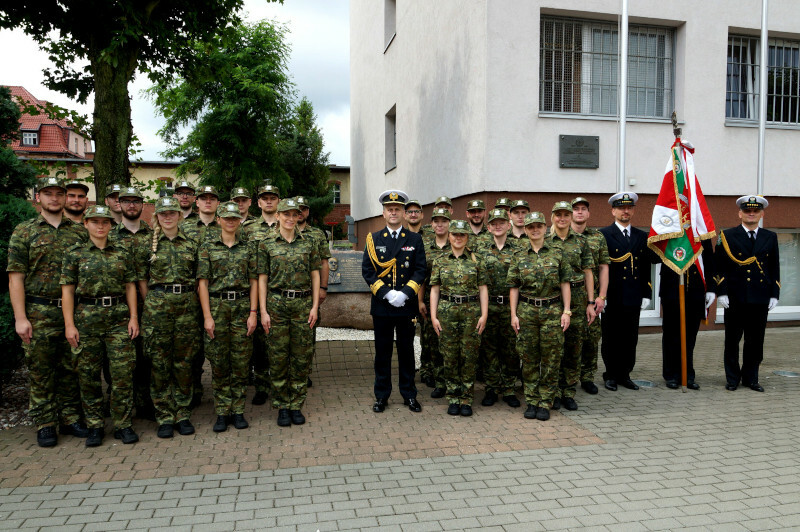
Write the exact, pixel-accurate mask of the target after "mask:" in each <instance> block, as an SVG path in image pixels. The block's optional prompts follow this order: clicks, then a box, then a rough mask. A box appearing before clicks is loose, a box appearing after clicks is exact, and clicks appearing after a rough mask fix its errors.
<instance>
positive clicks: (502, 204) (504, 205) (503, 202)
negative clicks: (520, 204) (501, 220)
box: [486, 198, 511, 223]
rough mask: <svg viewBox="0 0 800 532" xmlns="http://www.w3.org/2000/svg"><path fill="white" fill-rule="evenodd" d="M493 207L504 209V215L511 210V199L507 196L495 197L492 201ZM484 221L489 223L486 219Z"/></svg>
mask: <svg viewBox="0 0 800 532" xmlns="http://www.w3.org/2000/svg"><path fill="white" fill-rule="evenodd" d="M494 208H495V209H502V210H504V211H506V215H508V213H509V212H510V211H511V200H510V199H508V198H497V201H495V202H494ZM486 223H489V222H488V221H487V222H486Z"/></svg>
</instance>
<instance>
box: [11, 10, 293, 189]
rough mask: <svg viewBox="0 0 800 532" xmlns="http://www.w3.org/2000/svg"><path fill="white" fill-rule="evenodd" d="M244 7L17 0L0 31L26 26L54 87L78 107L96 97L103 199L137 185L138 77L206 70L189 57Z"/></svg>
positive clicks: (98, 180) (96, 137) (97, 151)
mask: <svg viewBox="0 0 800 532" xmlns="http://www.w3.org/2000/svg"><path fill="white" fill-rule="evenodd" d="M265 1H267V2H272V1H276V0H265ZM277 1H282V0H277ZM242 3H243V0H144V1H142V0H116V1H114V2H110V1H108V0H82V1H80V2H63V1H60V0H36V1H33V0H18V1H15V2H3V4H2V7H0V27H3V28H17V27H19V28H22V30H23V31H24V32H25V33H27V34H28V35H30V36H31V37H32V38H33V39H34V40H35V41H36V42H37V43H39V46H40V48H41V49H42V50H44V51H46V52H48V53H49V54H50V60H51V61H52V62H53V67H52V68H51V69H46V70H45V71H44V75H45V85H46V86H47V87H49V88H50V89H53V90H57V91H59V92H62V93H64V94H66V95H67V96H69V97H71V98H77V100H78V101H79V102H86V100H87V98H88V97H89V95H90V94H92V93H94V113H93V128H92V134H93V139H94V142H95V158H94V176H95V189H96V192H97V197H100V198H102V197H104V196H105V187H106V184H107V183H109V182H112V181H117V182H125V183H128V182H130V174H129V170H128V168H129V166H130V165H129V157H128V148H129V146H130V143H131V137H132V132H133V127H132V125H131V107H130V94H129V91H128V84H129V83H130V81H131V80H132V79H133V76H134V75H135V74H136V72H141V73H145V74H147V75H148V76H149V77H150V78H151V79H153V80H154V81H157V80H160V79H167V78H170V77H172V76H174V75H176V73H178V72H188V71H191V70H192V69H193V68H195V67H201V66H202V61H200V62H199V63H197V61H199V60H200V58H199V57H198V56H197V55H195V54H192V53H187V52H190V51H192V50H194V44H195V43H197V42H203V41H208V40H210V39H212V38H213V37H214V36H216V35H217V34H219V33H224V32H226V31H229V30H230V29H231V28H232V27H233V26H234V25H235V24H236V23H238V21H239V16H238V11H239V9H240V8H241V7H242ZM84 62H88V65H87V66H85V67H84V66H82V65H81V64H82V63H84ZM76 63H77V64H79V66H76Z"/></svg>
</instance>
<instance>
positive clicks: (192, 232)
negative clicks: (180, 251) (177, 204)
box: [181, 216, 220, 247]
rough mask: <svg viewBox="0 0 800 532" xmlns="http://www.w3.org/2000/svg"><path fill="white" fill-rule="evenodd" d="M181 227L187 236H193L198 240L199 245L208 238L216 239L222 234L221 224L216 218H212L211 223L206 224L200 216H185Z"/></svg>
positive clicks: (193, 238) (192, 237)
mask: <svg viewBox="0 0 800 532" xmlns="http://www.w3.org/2000/svg"><path fill="white" fill-rule="evenodd" d="M181 229H183V232H184V233H185V234H186V237H187V238H191V239H192V240H194V241H195V242H197V244H198V247H199V245H200V244H202V243H203V241H205V240H206V238H209V239H214V238H217V237H218V236H219V234H220V228H219V224H218V223H217V221H216V220H212V221H211V223H210V224H208V225H206V224H204V223H203V221H202V220H201V219H200V216H197V217H196V218H194V217H190V218H185V219H184V220H183V222H181Z"/></svg>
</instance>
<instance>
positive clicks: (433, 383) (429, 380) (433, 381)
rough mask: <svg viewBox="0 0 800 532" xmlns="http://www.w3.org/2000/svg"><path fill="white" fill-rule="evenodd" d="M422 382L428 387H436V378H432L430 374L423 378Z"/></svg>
mask: <svg viewBox="0 0 800 532" xmlns="http://www.w3.org/2000/svg"><path fill="white" fill-rule="evenodd" d="M422 383H423V384H425V386H427V387H428V388H436V379H434V378H433V376H432V375H428V376H427V377H425V378H423V379H422Z"/></svg>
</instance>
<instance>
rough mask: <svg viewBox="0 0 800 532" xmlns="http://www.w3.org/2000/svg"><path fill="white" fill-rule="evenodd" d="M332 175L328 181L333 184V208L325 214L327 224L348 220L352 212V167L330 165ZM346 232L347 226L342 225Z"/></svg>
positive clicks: (336, 223)
mask: <svg viewBox="0 0 800 532" xmlns="http://www.w3.org/2000/svg"><path fill="white" fill-rule="evenodd" d="M330 170H331V177H330V179H328V183H330V184H331V186H333V210H332V211H331V212H329V213H328V215H327V216H325V225H338V224H344V223H345V222H346V220H345V216H348V215H349V214H350V167H349V166H337V165H335V164H332V165H330ZM342 227H343V230H344V231H345V233H346V232H347V226H346V225H344V226H342Z"/></svg>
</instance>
